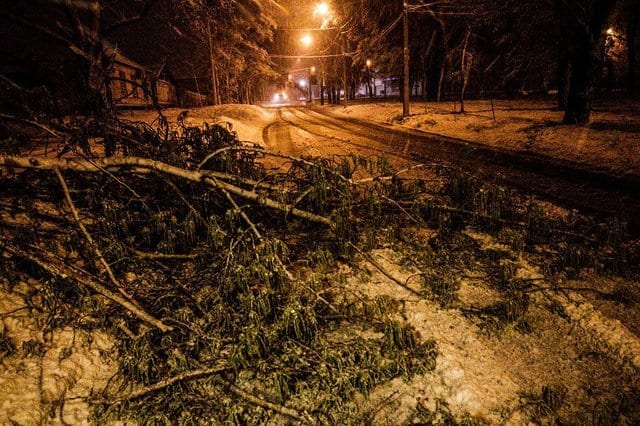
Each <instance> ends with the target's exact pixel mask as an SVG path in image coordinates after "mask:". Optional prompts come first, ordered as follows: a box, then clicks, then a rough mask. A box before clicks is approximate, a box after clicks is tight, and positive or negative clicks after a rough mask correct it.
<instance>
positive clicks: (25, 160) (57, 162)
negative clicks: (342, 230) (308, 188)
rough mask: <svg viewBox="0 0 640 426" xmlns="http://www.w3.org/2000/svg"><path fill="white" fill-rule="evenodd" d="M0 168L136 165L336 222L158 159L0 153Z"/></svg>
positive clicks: (82, 169) (81, 168)
mask: <svg viewBox="0 0 640 426" xmlns="http://www.w3.org/2000/svg"><path fill="white" fill-rule="evenodd" d="M0 167H7V168H24V169H38V170H54V169H56V168H58V169H60V170H74V171H78V172H94V173H95V172H99V171H101V170H102V169H107V170H109V169H115V170H117V169H135V168H139V169H146V170H155V171H157V172H160V173H163V174H166V175H171V176H176V177H179V178H181V179H185V180H188V181H192V182H204V183H206V184H208V185H209V186H212V187H214V188H218V189H220V190H222V189H225V190H227V191H229V192H230V193H231V194H234V195H237V196H239V197H241V198H244V199H246V200H250V201H253V202H255V203H257V204H259V205H261V206H264V207H268V208H270V209H274V210H280V211H282V212H286V213H289V214H291V215H293V216H296V217H299V218H301V219H306V220H309V221H311V222H315V223H320V224H323V225H326V226H329V227H330V228H331V229H335V228H336V224H335V223H334V222H333V221H332V220H331V219H329V218H326V217H324V216H320V215H317V214H314V213H311V212H308V211H305V210H300V209H297V208H295V207H291V206H289V205H287V204H284V203H281V202H279V201H275V200H273V199H271V198H268V197H265V196H264V195H262V194H259V193H257V192H254V191H249V190H246V189H242V188H239V187H237V186H235V185H231V184H229V183H226V182H223V181H221V180H219V179H215V178H211V177H209V175H208V173H206V172H199V171H193V170H187V169H182V168H180V167H176V166H172V165H169V164H166V163H163V162H161V161H155V160H150V159H147V158H140V157H120V158H114V157H109V158H103V159H101V160H99V161H94V162H89V161H86V160H76V159H51V158H43V157H13V156H0Z"/></svg>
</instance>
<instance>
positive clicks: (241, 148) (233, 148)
mask: <svg viewBox="0 0 640 426" xmlns="http://www.w3.org/2000/svg"><path fill="white" fill-rule="evenodd" d="M230 151H241V152H257V153H259V154H264V155H268V156H270V157H276V158H282V159H285V160H291V161H294V162H297V163H300V164H304V165H306V166H310V167H317V166H318V165H317V164H316V163H314V162H313V161H309V160H305V159H302V158H298V157H292V156H290V155H286V154H280V153H278V152H271V151H267V150H266V149H263V148H257V147H249V146H228V147H226V148H220V149H219V150H217V151H214V152H212V153H211V154H209V155H207V156H206V157H205V158H204V160H202V161H201V162H200V163H199V164H198V168H197V170H198V171H199V170H200V169H202V167H203V166H204V165H205V164H207V161H209V160H211V159H212V158H214V157H216V156H218V155H220V154H222V153H224V152H230ZM322 169H323V170H326V171H327V172H329V173H331V174H332V175H334V176H336V177H338V178H339V179H341V180H342V181H344V182H347V183H353V182H352V180H351V179H348V178H346V177H344V176H342V175H341V174H340V173H337V172H335V171H333V170H331V169H328V168H326V167H323V168H322Z"/></svg>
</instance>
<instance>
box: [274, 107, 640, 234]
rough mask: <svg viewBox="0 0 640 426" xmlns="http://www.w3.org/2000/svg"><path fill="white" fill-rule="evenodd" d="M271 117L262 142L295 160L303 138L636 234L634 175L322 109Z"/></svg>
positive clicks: (328, 149)
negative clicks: (441, 168) (456, 175)
mask: <svg viewBox="0 0 640 426" xmlns="http://www.w3.org/2000/svg"><path fill="white" fill-rule="evenodd" d="M278 117H279V118H278V120H277V121H276V122H275V123H273V124H272V125H271V126H269V127H268V128H267V129H265V132H264V139H265V143H267V146H271V147H274V146H277V147H278V150H280V151H281V152H283V153H287V154H291V155H300V154H301V153H302V152H303V150H304V147H303V146H301V145H299V144H298V143H297V142H296V136H295V135H296V134H297V135H301V134H303V135H304V139H305V140H307V143H308V141H309V140H311V141H312V143H313V144H314V146H315V149H316V153H320V154H321V155H331V154H344V153H345V152H350V151H354V152H357V153H358V154H360V155H362V154H366V153H369V154H370V155H376V154H377V155H385V156H387V157H390V158H394V157H396V158H403V159H407V160H412V161H416V162H443V163H447V164H450V165H455V166H458V167H460V168H462V169H463V170H467V171H470V172H472V173H475V174H477V175H480V176H482V177H484V178H486V179H489V180H491V181H495V182H497V183H499V184H501V185H503V186H507V187H510V188H514V189H517V190H519V191H520V192H522V193H525V194H530V195H534V196H536V197H538V198H540V199H543V200H546V201H551V202H553V203H555V204H557V205H560V206H562V207H565V208H571V209H577V210H579V211H580V212H582V213H585V214H588V215H593V216H595V217H597V218H598V219H601V220H602V219H607V218H611V217H618V218H620V219H622V220H624V221H626V222H628V223H629V228H630V231H631V232H632V234H633V235H640V176H628V175H625V176H613V175H610V174H608V173H607V172H606V171H605V170H604V169H603V170H597V169H587V168H584V166H582V165H579V164H575V163H570V162H566V161H562V160H557V159H553V158H549V157H544V156H534V155H530V154H524V153H518V152H513V151H507V150H500V149H495V148H493V147H487V146H484V145H480V144H476V143H471V142H467V141H463V140H459V139H454V138H447V137H443V136H440V135H434V134H429V133H425V132H420V131H418V130H410V129H401V128H398V127H392V126H390V125H384V124H379V123H373V122H369V121H362V120H357V119H352V118H345V117H338V116H334V115H332V114H331V113H330V112H327V111H326V110H322V109H309V108H305V107H283V108H280V109H279V111H278Z"/></svg>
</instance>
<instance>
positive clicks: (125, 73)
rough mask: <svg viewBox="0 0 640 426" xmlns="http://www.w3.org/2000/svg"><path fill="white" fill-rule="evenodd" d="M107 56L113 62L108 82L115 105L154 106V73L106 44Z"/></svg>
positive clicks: (115, 47) (109, 70)
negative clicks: (152, 99) (152, 95)
mask: <svg viewBox="0 0 640 426" xmlns="http://www.w3.org/2000/svg"><path fill="white" fill-rule="evenodd" d="M105 56H106V57H107V58H108V59H109V60H110V61H111V64H110V67H109V69H108V73H109V79H108V81H109V89H110V92H111V98H112V100H113V103H114V104H115V105H116V106H120V107H149V106H152V104H153V102H152V101H151V93H153V92H151V90H154V87H153V85H154V84H155V79H153V78H152V77H153V75H152V72H151V71H149V70H147V69H146V68H145V67H144V66H143V65H141V64H139V63H137V62H135V61H133V60H132V59H129V58H127V57H126V56H124V55H123V54H122V53H121V52H120V50H119V49H118V47H117V46H112V45H110V44H108V43H105Z"/></svg>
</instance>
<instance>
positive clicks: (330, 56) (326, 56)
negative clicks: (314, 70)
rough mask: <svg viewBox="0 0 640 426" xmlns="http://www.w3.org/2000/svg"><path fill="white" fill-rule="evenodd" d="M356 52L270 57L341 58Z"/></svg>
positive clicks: (272, 56)
mask: <svg viewBox="0 0 640 426" xmlns="http://www.w3.org/2000/svg"><path fill="white" fill-rule="evenodd" d="M355 53H356V52H345V53H337V54H333V55H272V54H270V55H269V57H270V58H276V59H321V58H341V57H343V56H353V55H354V54H355Z"/></svg>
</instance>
